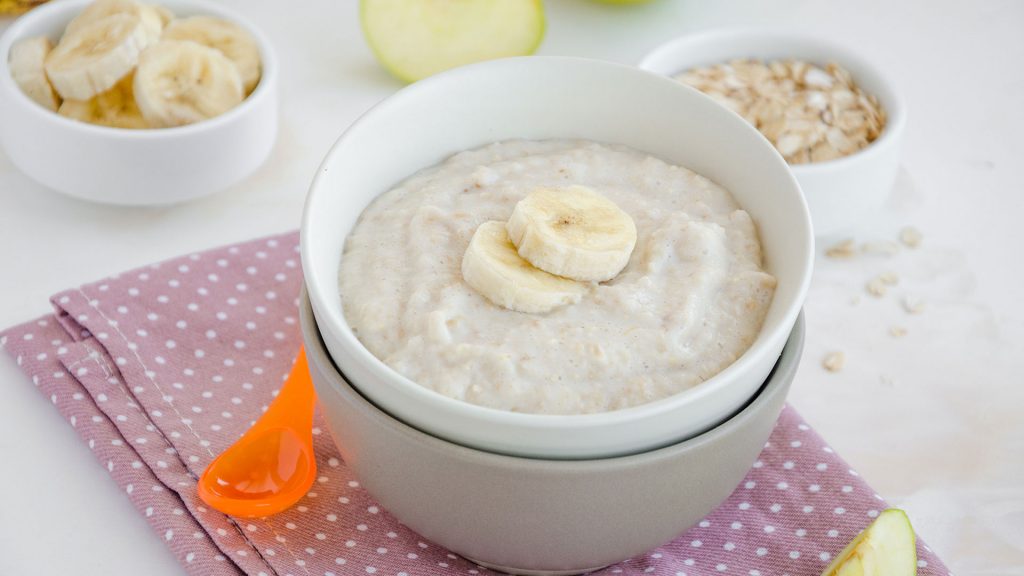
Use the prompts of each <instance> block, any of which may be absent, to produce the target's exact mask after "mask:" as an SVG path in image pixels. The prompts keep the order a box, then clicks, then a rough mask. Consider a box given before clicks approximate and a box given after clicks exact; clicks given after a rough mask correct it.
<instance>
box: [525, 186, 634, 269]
mask: <svg viewBox="0 0 1024 576" xmlns="http://www.w3.org/2000/svg"><path fill="white" fill-rule="evenodd" d="M508 235H509V238H511V240H512V243H513V244H515V245H516V248H517V249H518V251H519V255H520V256H522V257H523V258H524V259H526V260H528V261H529V262H530V263H531V264H533V265H534V266H536V267H537V268H540V269H541V270H544V271H546V272H550V273H552V274H555V275H557V276H563V277H565V278H572V279H573V280H581V281H590V282H603V281H605V280H610V279H612V278H614V277H615V275H616V274H618V273H619V272H621V271H622V269H623V268H625V267H626V264H627V263H628V262H629V256H630V254H632V253H633V247H634V246H636V224H634V223H633V219H632V218H630V217H629V214H626V213H625V212H623V211H622V210H621V209H619V207H618V206H616V205H615V203H614V202H612V201H611V200H608V199H607V198H605V197H604V196H602V195H600V194H598V193H597V192H594V191H593V190H591V189H590V188H587V187H585V186H569V187H568V188H538V189H537V190H534V191H533V192H531V193H530V194H529V195H528V196H527V197H526V198H523V199H522V200H520V201H519V203H518V204H516V207H515V209H514V210H513V211H512V217H511V218H509V221H508Z"/></svg>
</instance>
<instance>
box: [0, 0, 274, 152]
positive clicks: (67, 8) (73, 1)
mask: <svg viewBox="0 0 1024 576" xmlns="http://www.w3.org/2000/svg"><path fill="white" fill-rule="evenodd" d="M93 1H94V0H60V1H59V2H47V3H45V4H43V5H41V6H37V7H35V8H33V9H31V10H29V11H28V12H27V13H25V14H23V15H22V16H20V17H18V18H17V19H16V20H14V21H13V22H12V23H11V24H10V26H9V27H8V28H7V30H5V31H4V33H3V35H2V36H0V90H3V91H6V92H10V93H12V94H13V96H12V97H13V98H15V99H16V101H19V100H20V103H21V104H22V105H23V106H25V107H27V108H28V109H29V110H32V112H31V113H33V114H35V113H38V114H39V116H40V118H42V119H43V120H44V121H47V122H55V123H56V124H57V125H58V126H60V127H62V128H63V129H68V130H80V131H83V132H87V133H92V134H95V135H96V136H99V137H119V138H125V139H128V140H140V141H147V140H154V139H161V138H169V137H176V136H179V137H186V136H189V135H192V134H195V133H199V132H206V131H212V130H217V129H218V128H219V127H220V126H222V125H225V124H229V123H231V122H233V121H235V119H237V118H239V117H242V116H244V115H246V114H248V113H249V112H250V111H251V110H252V109H254V108H256V107H257V105H258V101H260V100H265V99H266V98H270V97H272V96H273V95H272V91H273V88H272V87H273V86H274V85H276V84H277V76H278V62H277V54H276V53H275V52H274V48H273V46H272V45H271V43H270V40H268V39H267V36H266V35H265V34H264V33H263V31H262V30H260V28H259V27H257V26H256V25H255V24H253V22H252V21H251V20H249V19H248V18H246V17H245V16H243V15H241V14H239V13H238V12H235V11H234V10H232V9H230V8H226V7H224V6H223V5H221V4H217V3H213V2H210V1H208V0H159V2H157V3H158V4H159V5H161V6H164V7H167V8H170V9H172V10H181V9H184V10H186V11H189V12H195V14H190V15H209V16H216V17H218V18H223V19H225V20H229V21H231V22H233V23H235V24H238V25H240V26H242V27H243V28H245V30H246V31H247V32H249V33H250V34H251V35H252V36H253V38H254V39H255V40H256V44H257V46H259V49H260V66H261V71H260V80H259V82H258V83H257V84H256V87H255V88H253V91H252V92H251V93H250V94H248V95H247V96H246V97H245V98H243V99H242V101H241V102H240V103H239V104H238V105H236V106H235V107H234V108H232V109H230V110H228V111H227V112H224V113H222V114H218V115H217V116H214V117H212V118H207V119H205V120H201V121H199V122H195V123H193V124H187V125H185V126H173V127H169V128H148V129H137V128H116V127H113V126H101V125H98V124H90V123H88V122H81V121H78V120H73V119H71V118H67V117H65V116H62V115H60V114H59V113H57V111H55V110H48V109H46V108H44V107H43V106H40V105H39V104H38V103H36V102H35V101H33V100H32V99H31V98H29V97H28V95H27V94H25V93H24V92H23V91H22V90H21V87H20V86H18V85H17V83H15V82H14V77H13V76H12V75H11V71H10V67H9V66H8V57H9V55H10V50H11V48H12V47H13V46H14V44H15V43H16V42H18V41H19V40H22V39H24V38H27V37H28V36H27V35H26V34H25V31H26V29H27V28H29V27H31V26H32V25H33V24H35V23H36V22H37V21H39V20H42V19H45V18H50V17H52V16H55V15H58V14H66V13H77V12H80V11H81V10H82V9H83V8H84V7H85V6H87V5H89V4H92V3H93ZM176 17H177V15H176Z"/></svg>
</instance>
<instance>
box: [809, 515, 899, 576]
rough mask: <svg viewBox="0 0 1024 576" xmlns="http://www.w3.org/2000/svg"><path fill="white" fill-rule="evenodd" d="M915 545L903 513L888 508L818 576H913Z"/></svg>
mask: <svg viewBox="0 0 1024 576" xmlns="http://www.w3.org/2000/svg"><path fill="white" fill-rule="evenodd" d="M916 574H917V543H916V540H915V537H914V528H913V526H911V525H910V519H909V518H907V514H906V513H905V512H904V511H903V510H897V509H896V508H890V509H888V510H886V511H884V512H882V513H881V514H879V515H878V518H875V521H874V522H872V523H871V525H870V526H868V527H867V528H865V529H864V531H863V532H861V533H860V534H858V535H857V537H856V538H854V539H853V540H852V541H851V542H850V543H849V544H847V545H846V548H844V549H843V551H842V552H840V553H839V554H837V555H836V557H835V559H834V560H832V563H831V564H829V565H828V568H825V571H824V572H822V573H821V576H916Z"/></svg>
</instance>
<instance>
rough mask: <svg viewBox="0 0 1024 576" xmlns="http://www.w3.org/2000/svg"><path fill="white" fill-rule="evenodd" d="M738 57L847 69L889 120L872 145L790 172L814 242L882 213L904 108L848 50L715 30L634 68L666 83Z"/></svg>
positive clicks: (810, 39) (798, 38) (808, 40)
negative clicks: (800, 192) (803, 201)
mask: <svg viewBox="0 0 1024 576" xmlns="http://www.w3.org/2000/svg"><path fill="white" fill-rule="evenodd" d="M736 58H758V59H762V60H771V59H781V58H796V59H800V60H806V61H809V62H814V63H816V64H826V63H828V62H837V63H838V64H840V65H841V66H843V67H844V68H846V69H847V70H849V71H850V74H852V75H853V80H854V82H856V83H857V85H858V86H859V87H860V88H861V89H862V90H864V91H865V92H866V93H868V94H874V95H875V96H876V97H877V98H878V101H879V102H880V103H881V105H882V107H883V108H884V109H885V112H886V114H887V115H888V119H887V121H886V125H885V128H884V129H883V130H882V134H881V135H880V136H879V137H878V139H876V140H875V141H874V142H872V143H871V144H870V145H869V146H867V147H866V148H864V149H863V150H860V151H858V152H856V153H854V154H851V155H850V156H846V157H843V158H837V159H835V160H829V161H826V162H814V163H810V164H795V165H793V166H790V168H791V169H792V170H793V174H794V175H796V179H797V181H798V182H800V188H801V189H802V190H803V193H804V197H805V198H806V199H807V205H808V206H809V207H810V209H811V220H813V222H814V234H815V235H816V236H819V237H825V236H831V235H834V234H837V233H841V232H850V231H852V230H853V229H854V228H855V227H856V226H857V224H858V223H860V222H863V221H864V220H865V219H866V218H868V217H870V216H871V214H872V213H874V212H876V211H877V210H878V209H879V208H881V206H882V205H883V204H885V200H886V198H888V196H889V191H890V190H891V189H892V185H893V182H894V181H895V180H896V173H897V171H898V169H899V161H900V142H901V140H902V139H903V130H904V127H905V126H906V123H907V113H906V106H905V105H904V103H903V99H902V98H901V97H900V95H899V93H898V92H897V91H896V89H895V88H894V87H893V84H892V83H891V82H890V81H889V80H888V79H886V77H885V75H884V74H882V73H881V72H880V71H879V70H878V68H876V67H875V66H874V65H872V64H871V63H870V62H868V61H866V60H864V59H863V58H861V57H860V56H858V55H857V54H856V53H855V52H852V51H851V50H850V49H848V48H846V47H844V46H841V45H839V44H835V43H834V42H832V41H829V40H825V39H822V38H817V37H814V36H806V35H802V34H790V33H788V32H783V31H769V30H757V29H721V30H710V31H707V32H699V33H697V34H692V35H688V36H683V37H681V38H676V39H675V40H671V41H669V42H667V43H665V44H662V45H661V46H659V47H658V48H655V49H654V50H653V51H652V52H651V53H649V54H648V55H647V56H645V57H644V59H643V60H641V61H640V68H643V69H644V70H649V71H651V72H654V73H657V74H663V75H666V76H670V77H671V76H675V75H676V74H679V73H680V72H684V71H686V70H688V69H690V68H694V67H696V66H706V65H710V64H719V63H722V62H726V61H728V60H733V59H736Z"/></svg>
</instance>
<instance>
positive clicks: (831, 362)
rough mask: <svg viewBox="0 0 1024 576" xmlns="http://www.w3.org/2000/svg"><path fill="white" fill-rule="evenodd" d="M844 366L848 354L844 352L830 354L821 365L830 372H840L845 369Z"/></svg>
mask: <svg viewBox="0 0 1024 576" xmlns="http://www.w3.org/2000/svg"><path fill="white" fill-rule="evenodd" d="M844 364H846V354H843V353H842V352H829V353H828V354H826V355H825V359H824V360H822V361H821V365H822V366H824V367H825V370H828V371H829V372H839V371H840V370H842V369H843V365H844Z"/></svg>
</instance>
